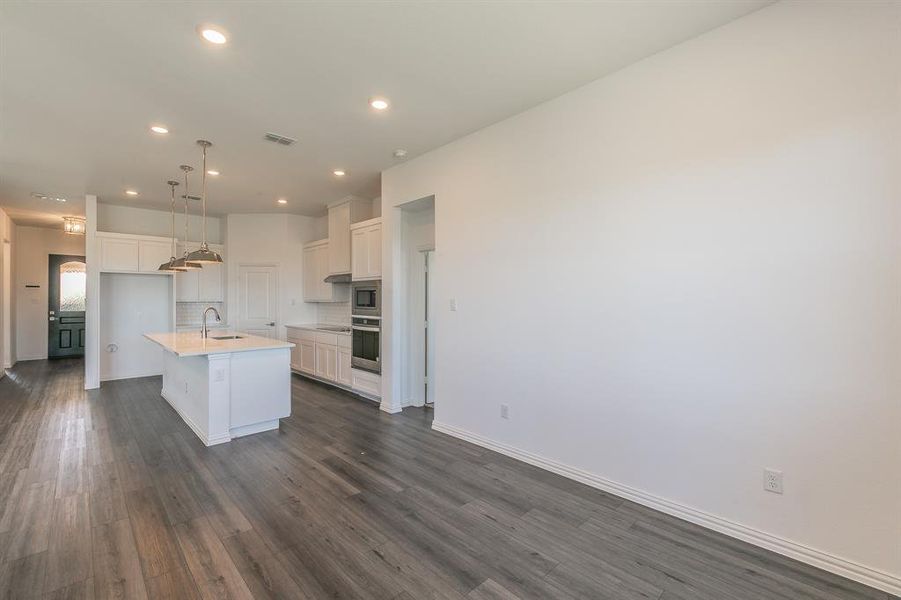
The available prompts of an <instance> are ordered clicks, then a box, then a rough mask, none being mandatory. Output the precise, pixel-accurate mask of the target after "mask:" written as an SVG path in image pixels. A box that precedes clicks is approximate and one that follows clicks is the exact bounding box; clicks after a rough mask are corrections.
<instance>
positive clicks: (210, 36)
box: [197, 25, 228, 45]
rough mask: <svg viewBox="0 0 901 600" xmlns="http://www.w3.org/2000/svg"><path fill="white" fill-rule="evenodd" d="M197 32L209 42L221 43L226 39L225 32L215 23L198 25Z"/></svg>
mask: <svg viewBox="0 0 901 600" xmlns="http://www.w3.org/2000/svg"><path fill="white" fill-rule="evenodd" d="M197 32H198V33H200V37H202V38H203V39H205V40H206V41H208V42H209V43H211V44H216V45H222V44H224V43H225V42H227V41H228V38H227V37H226V35H225V32H224V31H222V29H220V28H219V27H216V26H215V25H198V26H197Z"/></svg>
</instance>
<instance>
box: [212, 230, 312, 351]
mask: <svg viewBox="0 0 901 600" xmlns="http://www.w3.org/2000/svg"><path fill="white" fill-rule="evenodd" d="M316 228H317V219H314V218H311V217H303V216H299V215H285V214H233V215H228V217H226V239H227V243H228V270H229V271H228V281H229V285H228V301H229V306H232V307H234V309H233V310H232V313H231V314H230V315H229V321H230V323H231V324H232V325H233V326H235V327H237V326H238V314H237V310H238V296H237V294H238V283H237V281H238V267H239V266H240V265H242V264H258V265H260V264H273V265H278V267H279V269H278V290H279V304H278V311H279V316H278V327H277V330H278V336H279V338H281V339H285V334H286V332H285V328H284V326H285V325H289V324H292V323H294V324H300V323H313V322H315V321H316V306H315V305H314V304H308V303H306V302H304V301H303V244H304V243H305V242H309V241H312V240H315V239H319V238H317V236H318V235H320V234H321V233H322V232H321V231H318V230H317V229H316Z"/></svg>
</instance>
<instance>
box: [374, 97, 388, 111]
mask: <svg viewBox="0 0 901 600" xmlns="http://www.w3.org/2000/svg"><path fill="white" fill-rule="evenodd" d="M369 106H371V107H372V108H374V109H376V110H385V109H386V108H388V99H387V98H370V99H369Z"/></svg>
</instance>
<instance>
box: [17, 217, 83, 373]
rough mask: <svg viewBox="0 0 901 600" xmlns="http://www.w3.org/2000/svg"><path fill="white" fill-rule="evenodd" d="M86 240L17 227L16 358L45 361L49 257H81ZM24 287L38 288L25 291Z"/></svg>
mask: <svg viewBox="0 0 901 600" xmlns="http://www.w3.org/2000/svg"><path fill="white" fill-rule="evenodd" d="M84 243H85V236H83V235H69V234H66V233H64V232H63V230H62V229H49V228H46V227H26V226H22V225H19V226H17V227H16V253H15V254H16V358H17V359H18V360H35V359H43V358H47V310H48V306H47V286H48V278H49V273H48V269H49V261H48V256H49V255H50V254H74V255H78V256H84ZM26 285H38V286H40V287H37V288H26V287H25V286H26Z"/></svg>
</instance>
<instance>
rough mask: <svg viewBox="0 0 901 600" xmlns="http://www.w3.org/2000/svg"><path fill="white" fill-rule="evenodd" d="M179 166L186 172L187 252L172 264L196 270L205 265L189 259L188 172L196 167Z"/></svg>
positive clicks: (183, 268)
mask: <svg viewBox="0 0 901 600" xmlns="http://www.w3.org/2000/svg"><path fill="white" fill-rule="evenodd" d="M179 168H180V169H181V170H182V171H184V172H185V195H184V199H185V252H184V255H183V256H182V257H181V258H177V259H175V262H174V263H173V264H172V266H173V267H174V268H175V269H177V270H179V271H196V270H197V269H201V268H203V266H202V265H201V264H200V263H198V262H195V261H192V260H188V173H190V172H191V171H193V170H194V167H191V166H189V165H181V166H180V167H179Z"/></svg>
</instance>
